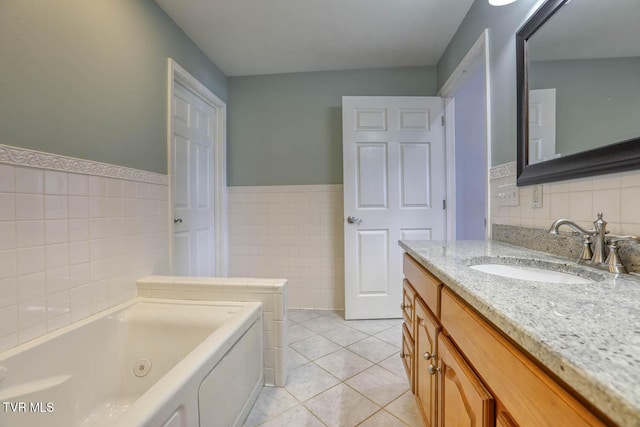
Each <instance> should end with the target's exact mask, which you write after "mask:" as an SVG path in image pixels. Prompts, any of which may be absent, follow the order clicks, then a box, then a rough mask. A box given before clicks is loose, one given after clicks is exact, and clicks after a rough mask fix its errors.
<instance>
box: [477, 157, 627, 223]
mask: <svg viewBox="0 0 640 427" xmlns="http://www.w3.org/2000/svg"><path fill="white" fill-rule="evenodd" d="M497 167H499V166H497ZM515 182H516V177H515V175H509V176H505V177H502V178H497V179H492V180H491V190H490V191H491V223H492V224H506V225H519V226H525V227H535V228H544V229H547V228H549V226H550V225H551V223H552V222H553V221H555V220H556V219H558V218H570V219H572V220H575V221H576V222H577V223H578V224H580V225H581V226H582V227H585V228H591V227H592V226H593V221H594V220H595V219H596V216H597V213H598V212H603V213H604V219H605V220H606V221H607V222H608V223H609V224H608V225H607V228H608V229H609V230H611V232H612V233H615V234H635V235H638V234H640V171H630V172H621V173H614V174H609V175H600V176H594V177H589V178H578V179H572V180H568V181H560V182H552V183H548V184H542V192H543V198H542V208H541V209H533V208H532V207H531V203H532V201H533V187H532V186H527V187H519V191H520V204H519V206H515V207H500V206H498V191H497V188H498V186H500V185H504V184H510V183H515Z"/></svg>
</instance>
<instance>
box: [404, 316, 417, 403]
mask: <svg viewBox="0 0 640 427" xmlns="http://www.w3.org/2000/svg"><path fill="white" fill-rule="evenodd" d="M413 349H414V343H413V339H412V338H411V335H410V334H409V330H408V329H407V325H406V324H405V325H402V351H401V352H400V358H401V359H402V364H403V365H404V370H405V372H406V373H407V379H408V380H409V384H411V392H412V393H414V394H415V392H416V381H415V375H414V369H415V367H414V359H415V358H414V354H413Z"/></svg>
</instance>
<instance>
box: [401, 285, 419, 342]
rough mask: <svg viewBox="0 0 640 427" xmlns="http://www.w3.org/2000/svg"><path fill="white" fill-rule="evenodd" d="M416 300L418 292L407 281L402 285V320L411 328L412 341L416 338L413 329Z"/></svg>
mask: <svg viewBox="0 0 640 427" xmlns="http://www.w3.org/2000/svg"><path fill="white" fill-rule="evenodd" d="M415 299H416V291H414V290H413V288H412V287H411V285H410V284H409V282H408V281H407V280H406V279H405V280H404V281H403V283H402V306H401V308H402V318H403V319H404V322H405V323H406V324H407V328H409V333H410V334H411V339H415V337H414V332H415V331H414V328H413V304H414V301H415Z"/></svg>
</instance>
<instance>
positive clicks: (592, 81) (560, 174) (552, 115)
mask: <svg viewBox="0 0 640 427" xmlns="http://www.w3.org/2000/svg"><path fill="white" fill-rule="evenodd" d="M638 22H640V1H638V0H616V1H613V2H602V1H601V0H547V1H545V2H544V3H543V4H542V6H541V7H540V8H539V9H538V10H537V11H536V12H535V13H534V14H533V15H532V16H531V18H530V19H529V20H528V21H527V22H526V23H525V24H524V25H523V26H522V28H520V30H519V31H518V32H517V33H516V61H517V66H516V72H517V79H516V80H517V97H518V104H517V108H518V110H517V142H518V146H517V184H518V186H522V185H531V184H538V183H543V182H552V181H560V180H566V179H571V178H579V177H585V176H593V175H601V174H606V173H613V172H619V171H624V170H630V169H638V168H640V43H638V40H640V26H639V25H638Z"/></svg>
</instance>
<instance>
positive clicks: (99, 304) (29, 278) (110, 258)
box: [0, 146, 168, 351]
mask: <svg viewBox="0 0 640 427" xmlns="http://www.w3.org/2000/svg"><path fill="white" fill-rule="evenodd" d="M0 148H1V149H2V150H4V151H2V152H0V162H5V163H0V351H3V350H7V349H9V348H12V347H14V346H16V345H18V344H20V343H23V342H25V341H29V340H31V339H33V338H35V337H38V336H40V335H44V334H45V333H47V332H50V331H53V330H55V329H58V328H60V327H62V326H65V325H68V324H70V323H73V322H75V321H78V320H80V319H83V318H85V317H88V316H89V315H91V314H92V313H96V312H98V311H101V310H104V309H106V308H109V307H112V306H114V305H117V304H119V303H121V302H123V301H125V300H127V299H129V298H132V297H134V296H135V295H136V280H137V279H138V278H139V277H144V276H147V275H150V274H166V273H167V269H168V261H167V260H168V239H167V233H168V209H167V196H168V186H167V185H166V176H165V175H158V174H152V173H148V172H144V171H136V170H133V169H127V168H120V167H117V166H111V165H104V164H100V163H93V162H87V161H83V160H78V159H70V158H66V157H59V156H53V155H47V154H45V153H38V152H32V153H29V152H28V151H27V150H20V149H15V150H13V151H12V153H14V154H15V153H18V154H19V156H17V157H11V156H8V155H6V151H7V146H0ZM34 153H35V154H34ZM43 158H44V159H45V160H46V161H43V167H38V166H20V165H15V164H12V163H18V164H20V162H23V161H24V162H25V163H26V164H34V165H39V164H41V163H39V159H43ZM52 159H53V160H52ZM78 165H81V166H82V167H79V168H78V169H79V170H82V171H86V172H87V173H89V174H84V173H72V172H66V171H65V170H64V168H65V167H77V166H78ZM51 169H63V170H51ZM116 172H117V173H118V174H120V175H124V176H128V177H129V178H132V179H133V180H132V179H121V178H110V177H108V176H96V175H90V173H98V174H106V175H109V174H112V173H116ZM150 178H151V180H152V181H156V182H161V184H157V183H150V182H145V180H146V181H148V180H149V179H150ZM136 179H142V181H140V180H138V181H136ZM162 182H164V183H162Z"/></svg>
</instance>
